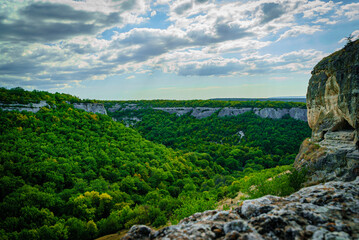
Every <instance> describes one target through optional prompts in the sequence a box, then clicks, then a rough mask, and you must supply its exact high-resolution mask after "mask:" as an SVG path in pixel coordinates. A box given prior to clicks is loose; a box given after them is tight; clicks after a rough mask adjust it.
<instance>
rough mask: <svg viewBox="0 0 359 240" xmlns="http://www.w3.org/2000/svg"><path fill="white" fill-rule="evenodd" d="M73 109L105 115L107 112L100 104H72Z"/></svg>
mask: <svg viewBox="0 0 359 240" xmlns="http://www.w3.org/2000/svg"><path fill="white" fill-rule="evenodd" d="M73 106H74V108H76V109H82V110H85V111H86V112H92V113H101V114H104V115H107V111H106V109H105V107H104V105H103V104H102V103H74V104H73Z"/></svg>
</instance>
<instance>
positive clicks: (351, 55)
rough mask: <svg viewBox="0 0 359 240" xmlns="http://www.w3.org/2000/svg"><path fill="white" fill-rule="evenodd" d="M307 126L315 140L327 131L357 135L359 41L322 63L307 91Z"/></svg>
mask: <svg viewBox="0 0 359 240" xmlns="http://www.w3.org/2000/svg"><path fill="white" fill-rule="evenodd" d="M307 107H308V124H309V126H310V127H311V128H312V130H313V134H312V139H313V140H314V141H319V140H322V139H323V138H324V134H325V133H326V132H328V131H340V130H355V132H356V134H355V135H356V136H355V138H356V141H357V136H358V122H359V118H358V111H359V41H356V42H354V43H352V44H349V45H348V46H347V47H345V48H344V49H342V50H340V51H338V52H335V53H333V54H332V55H330V56H328V57H326V58H324V59H323V60H322V61H320V62H319V63H318V64H317V65H316V66H315V67H314V70H313V71H312V77H311V78H310V80H309V86H308V91H307Z"/></svg>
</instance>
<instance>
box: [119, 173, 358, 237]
mask: <svg viewBox="0 0 359 240" xmlns="http://www.w3.org/2000/svg"><path fill="white" fill-rule="evenodd" d="M358 238H359V178H357V179H356V180H355V181H352V182H328V183H325V184H321V185H317V186H312V187H307V188H303V189H301V190H299V191H298V192H296V193H294V194H292V195H290V196H289V197H286V198H281V197H275V196H265V197H262V198H259V199H255V200H246V201H244V202H243V204H242V205H241V206H240V207H238V208H236V209H234V210H232V211H217V210H213V211H206V212H203V213H196V214H194V215H192V216H190V217H188V218H185V219H183V220H182V221H181V222H180V223H179V224H178V225H174V226H169V227H165V228H162V229H160V230H158V231H155V230H153V229H151V228H149V227H147V226H143V225H140V226H138V225H135V226H133V227H132V228H131V229H130V230H129V232H128V233H127V235H126V236H124V237H123V238H122V239H123V240H150V239H223V240H224V239H225V240H230V239H251V240H257V239H258V240H259V239H268V240H269V239H288V240H289V239H318V240H319V239H343V240H344V239H358Z"/></svg>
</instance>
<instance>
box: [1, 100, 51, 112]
mask: <svg viewBox="0 0 359 240" xmlns="http://www.w3.org/2000/svg"><path fill="white" fill-rule="evenodd" d="M42 107H48V108H49V107H50V105H49V104H47V102H46V101H40V102H39V103H29V104H20V103H13V104H3V103H0V108H1V109H2V110H4V111H15V110H17V111H20V112H21V111H27V112H33V113H37V112H38V111H40V109H41V108H42Z"/></svg>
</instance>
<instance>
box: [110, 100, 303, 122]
mask: <svg viewBox="0 0 359 240" xmlns="http://www.w3.org/2000/svg"><path fill="white" fill-rule="evenodd" d="M140 109H145V108H144V107H141V106H138V105H137V104H134V103H131V104H127V103H125V104H123V105H121V104H115V105H114V106H112V107H110V108H108V111H109V112H116V111H137V110H140ZM153 109H155V110H159V111H164V112H168V113H170V114H176V115H177V116H182V115H185V114H189V113H190V115H191V116H193V117H195V118H197V119H202V118H206V117H209V116H211V115H212V114H215V113H216V112H218V116H219V117H230V116H237V115H240V114H243V113H246V112H249V111H252V112H254V113H255V114H256V115H258V116H260V117H262V118H272V119H281V118H283V117H284V116H286V115H288V116H290V117H292V118H294V119H297V120H302V121H307V110H306V109H302V108H290V109H286V108H284V109H279V108H278V109H276V108H262V109H261V108H231V107H225V108H210V107H153Z"/></svg>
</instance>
